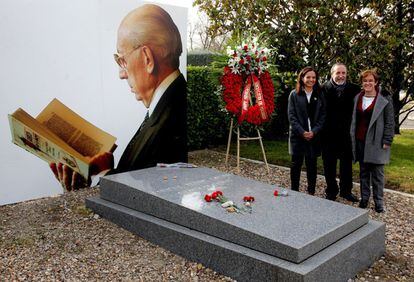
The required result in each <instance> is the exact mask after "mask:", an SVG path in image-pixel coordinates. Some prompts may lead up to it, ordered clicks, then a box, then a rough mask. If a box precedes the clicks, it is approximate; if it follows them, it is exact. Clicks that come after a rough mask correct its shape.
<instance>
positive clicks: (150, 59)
mask: <svg viewBox="0 0 414 282" xmlns="http://www.w3.org/2000/svg"><path fill="white" fill-rule="evenodd" d="M181 53H182V44H181V36H180V33H179V31H178V28H177V26H176V25H175V24H174V22H173V20H172V19H171V17H170V15H169V14H168V13H167V12H166V11H165V10H163V9H162V8H161V7H159V6H157V5H152V4H146V5H143V6H141V7H139V8H137V9H135V10H133V11H132V12H130V13H129V14H128V15H127V16H126V17H125V18H124V19H123V20H122V22H121V24H120V26H119V29H118V41H117V53H116V54H114V58H115V61H116V63H117V64H118V65H119V78H120V79H125V80H127V82H128V85H129V86H130V88H131V92H132V93H134V94H135V98H136V99H137V100H138V101H141V102H142V103H143V104H144V105H145V107H146V108H147V114H146V116H145V119H144V122H143V123H142V124H141V126H140V127H139V129H138V130H137V132H136V133H135V135H134V137H133V138H132V140H131V141H130V142H129V144H128V146H127V147H126V149H125V151H124V153H123V154H122V156H121V159H120V161H119V164H118V166H117V168H115V169H114V159H113V155H112V153H110V152H107V153H104V154H101V155H98V156H95V157H94V158H93V159H92V161H91V166H90V167H91V171H90V174H91V175H96V174H99V175H103V174H104V173H111V174H112V173H119V172H125V171H130V170H136V169H142V168H146V167H151V166H155V165H156V164H157V163H175V162H187V152H188V150H187V94H186V86H187V83H186V81H185V79H184V77H183V75H182V74H180V71H179V70H178V68H179V64H180V63H179V57H180V55H181ZM51 168H52V170H53V172H54V173H55V176H56V178H57V179H58V180H59V181H60V182H61V183H62V184H63V186H64V187H65V189H67V190H73V189H77V188H79V187H82V186H85V182H86V183H88V181H87V180H86V181H85V180H84V181H79V178H80V176H79V175H78V174H77V173H76V172H73V171H72V170H71V169H70V168H69V167H67V166H62V165H61V164H58V165H56V164H51Z"/></svg>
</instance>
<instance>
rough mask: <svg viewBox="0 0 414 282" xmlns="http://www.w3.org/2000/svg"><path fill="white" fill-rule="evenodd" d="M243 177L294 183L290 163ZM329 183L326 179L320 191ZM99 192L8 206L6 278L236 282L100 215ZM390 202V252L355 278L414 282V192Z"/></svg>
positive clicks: (217, 157)
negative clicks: (95, 209) (92, 203)
mask: <svg viewBox="0 0 414 282" xmlns="http://www.w3.org/2000/svg"><path fill="white" fill-rule="evenodd" d="M190 162H192V163H195V164H197V165H202V166H206V167H214V168H216V169H218V170H221V171H226V172H230V173H234V174H239V173H237V172H236V169H235V160H234V158H232V159H231V160H230V167H229V168H226V167H225V166H224V155H223V154H221V153H216V152H212V151H198V152H193V153H191V154H190ZM240 175H242V176H245V177H248V178H252V179H256V180H260V181H263V182H268V183H271V184H277V185H281V186H284V187H289V170H287V169H286V168H280V167H271V173H270V174H267V173H266V170H265V168H264V166H263V165H262V164H257V163H252V162H248V161H242V162H241V172H240ZM302 179H305V177H304V176H303V177H302ZM301 185H302V187H301V189H302V190H303V191H304V190H305V185H304V184H303V183H302V184H301ZM323 189H324V181H323V178H318V188H317V192H316V196H319V197H322V195H323ZM354 190H355V193H356V194H357V192H358V191H356V190H357V189H356V188H355V189H354ZM98 193H99V191H98V189H97V188H93V189H84V190H82V191H76V192H71V193H67V194H65V195H63V196H59V197H51V198H45V199H39V200H33V201H28V202H24V203H19V204H15V205H6V206H1V207H0V281H13V280H15V281H19V280H44V281H50V280H70V281H77V280H83V281H90V280H92V281H96V280H100V281H101V280H111V281H112V280H127V281H129V280H134V281H232V280H231V279H230V278H228V277H225V276H222V275H219V274H217V273H216V272H214V271H213V270H211V269H208V268H205V267H204V266H203V265H201V264H197V263H194V262H190V261H187V260H186V259H183V258H182V257H179V256H177V255H174V254H172V253H170V252H169V251H166V250H164V249H162V248H160V247H157V246H156V245H154V244H152V243H150V242H148V241H146V240H144V239H141V238H140V237H138V236H135V235H133V234H131V233H130V232H128V231H125V230H123V229H121V228H118V227H117V226H116V225H115V224H113V223H111V222H109V221H106V220H104V219H102V218H100V217H99V216H98V215H95V214H93V213H92V212H91V211H90V210H88V209H86V208H85V206H84V199H85V198H86V197H89V196H92V195H97V194H98ZM338 201H340V202H343V203H345V202H344V201H342V199H339V200H338ZM385 201H386V209H387V212H386V213H385V214H376V213H375V212H374V211H373V210H370V217H371V218H372V219H375V220H379V221H383V222H385V223H386V253H385V255H384V257H382V258H381V259H380V260H379V261H377V262H376V263H375V264H374V265H373V266H372V267H370V268H369V269H368V270H366V271H364V272H361V273H359V274H358V275H357V277H356V278H355V279H351V280H350V281H414V217H413V215H414V197H410V196H407V195H403V194H397V193H391V192H386V193H385ZM346 204H349V203H348V202H346ZM371 205H373V204H372V203H371ZM354 206H356V204H354Z"/></svg>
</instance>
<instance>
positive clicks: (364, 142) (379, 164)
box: [351, 70, 394, 213]
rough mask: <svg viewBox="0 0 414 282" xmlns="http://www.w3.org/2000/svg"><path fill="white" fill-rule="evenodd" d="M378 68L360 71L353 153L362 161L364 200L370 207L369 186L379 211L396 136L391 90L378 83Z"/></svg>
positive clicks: (354, 117)
mask: <svg viewBox="0 0 414 282" xmlns="http://www.w3.org/2000/svg"><path fill="white" fill-rule="evenodd" d="M378 80H379V79H378V74H377V73H376V71H375V70H366V71H363V72H362V73H361V83H362V91H361V93H359V94H358V95H357V96H356V97H355V99H354V111H353V115H352V123H351V140H352V153H353V157H354V161H358V162H359V168H360V183H361V186H360V187H361V202H360V203H359V207H361V208H366V207H368V202H369V198H370V194H371V193H370V186H371V184H372V191H373V194H374V203H375V211H376V212H379V213H380V212H384V200H383V195H384V164H386V163H388V162H389V161H390V147H391V143H392V140H393V137H394V109H393V105H392V99H391V96H390V95H389V93H388V92H386V91H384V90H381V89H380V87H379V85H378Z"/></svg>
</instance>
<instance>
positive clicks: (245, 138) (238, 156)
mask: <svg viewBox="0 0 414 282" xmlns="http://www.w3.org/2000/svg"><path fill="white" fill-rule="evenodd" d="M250 102H251V101H250ZM256 131H257V137H240V127H239V126H238V125H237V172H240V141H250V140H259V143H260V147H261V148H262V153H263V160H264V163H265V164H266V169H267V173H270V169H269V164H268V163H267V158H266V152H265V150H264V146H263V141H262V136H261V135H260V131H259V129H256ZM232 133H233V118H232V119H231V121H230V130H229V138H228V141H227V150H226V163H225V164H226V166H227V165H228V160H229V153H230V146H231V136H232Z"/></svg>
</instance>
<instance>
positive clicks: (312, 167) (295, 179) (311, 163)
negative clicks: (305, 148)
mask: <svg viewBox="0 0 414 282" xmlns="http://www.w3.org/2000/svg"><path fill="white" fill-rule="evenodd" d="M303 159H305V164H306V175H307V178H308V193H309V194H311V195H313V194H315V187H316V174H317V170H316V160H317V158H316V157H311V156H307V155H292V164H291V167H290V181H291V188H292V190H295V191H299V181H300V172H301V169H302V164H303Z"/></svg>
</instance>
